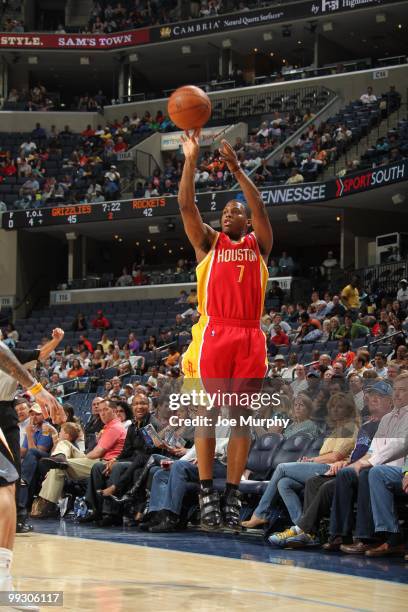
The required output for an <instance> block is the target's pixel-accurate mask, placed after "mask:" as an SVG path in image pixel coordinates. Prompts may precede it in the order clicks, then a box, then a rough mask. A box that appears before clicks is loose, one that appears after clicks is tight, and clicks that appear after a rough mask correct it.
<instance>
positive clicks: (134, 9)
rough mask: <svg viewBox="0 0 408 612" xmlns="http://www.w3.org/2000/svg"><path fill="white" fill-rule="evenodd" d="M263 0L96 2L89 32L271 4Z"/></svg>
mask: <svg viewBox="0 0 408 612" xmlns="http://www.w3.org/2000/svg"><path fill="white" fill-rule="evenodd" d="M267 4H268V2H259V0H245V1H239V0H224V1H222V0H194V1H193V2H182V3H177V2H176V1H175V0H160V1H159V2H152V1H150V0H138V1H137V2H132V1H126V0H123V1H122V2H109V1H105V0H97V1H95V2H94V5H93V7H92V11H91V14H90V19H89V23H88V26H87V29H86V32H90V33H93V34H102V33H110V32H119V31H123V30H133V29H136V28H143V27H147V26H153V25H163V24H166V23H172V22H176V21H184V20H189V19H199V18H200V17H212V16H215V15H219V14H221V13H227V12H232V11H241V12H242V11H249V10H250V9H252V8H256V7H257V6H261V5H267Z"/></svg>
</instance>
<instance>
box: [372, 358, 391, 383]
mask: <svg viewBox="0 0 408 612" xmlns="http://www.w3.org/2000/svg"><path fill="white" fill-rule="evenodd" d="M386 364H387V358H386V356H385V355H384V353H377V354H376V356H375V357H374V370H375V371H376V372H377V374H378V376H379V378H388V368H387V367H386Z"/></svg>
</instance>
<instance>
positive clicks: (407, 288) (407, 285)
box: [397, 278, 408, 310]
mask: <svg viewBox="0 0 408 612" xmlns="http://www.w3.org/2000/svg"><path fill="white" fill-rule="evenodd" d="M397 300H398V301H399V303H400V304H401V308H402V310H407V308H408V281H407V279H406V278H402V279H401V280H400V288H399V289H398V292H397Z"/></svg>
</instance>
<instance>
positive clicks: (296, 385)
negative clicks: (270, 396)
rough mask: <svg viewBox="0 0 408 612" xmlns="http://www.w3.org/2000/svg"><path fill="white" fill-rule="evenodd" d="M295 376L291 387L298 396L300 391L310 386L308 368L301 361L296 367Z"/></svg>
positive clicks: (295, 395)
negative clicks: (307, 376)
mask: <svg viewBox="0 0 408 612" xmlns="http://www.w3.org/2000/svg"><path fill="white" fill-rule="evenodd" d="M295 376H296V377H295V380H294V381H293V382H292V383H291V387H292V390H293V395H294V397H295V398H296V397H297V396H298V395H299V393H302V392H303V391H306V390H307V388H308V384H307V379H306V370H305V367H304V366H303V365H302V364H300V363H298V364H297V366H296V367H295Z"/></svg>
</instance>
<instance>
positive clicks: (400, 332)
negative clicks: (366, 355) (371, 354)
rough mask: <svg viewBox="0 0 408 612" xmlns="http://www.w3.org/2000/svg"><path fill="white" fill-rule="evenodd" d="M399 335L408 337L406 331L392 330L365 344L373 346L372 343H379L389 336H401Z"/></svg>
mask: <svg viewBox="0 0 408 612" xmlns="http://www.w3.org/2000/svg"><path fill="white" fill-rule="evenodd" d="M401 335H402V336H406V337H407V338H408V333H407V332H405V331H404V330H402V329H401V330H400V331H396V332H392V334H387V335H386V336H382V337H381V338H378V340H373V341H372V342H369V343H368V344H367V346H368V347H370V346H373V345H374V344H381V343H382V342H384V340H388V339H389V338H394V337H395V336H401Z"/></svg>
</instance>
